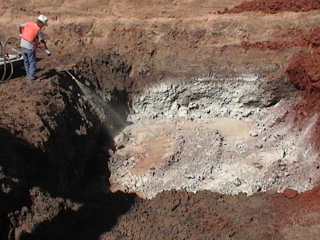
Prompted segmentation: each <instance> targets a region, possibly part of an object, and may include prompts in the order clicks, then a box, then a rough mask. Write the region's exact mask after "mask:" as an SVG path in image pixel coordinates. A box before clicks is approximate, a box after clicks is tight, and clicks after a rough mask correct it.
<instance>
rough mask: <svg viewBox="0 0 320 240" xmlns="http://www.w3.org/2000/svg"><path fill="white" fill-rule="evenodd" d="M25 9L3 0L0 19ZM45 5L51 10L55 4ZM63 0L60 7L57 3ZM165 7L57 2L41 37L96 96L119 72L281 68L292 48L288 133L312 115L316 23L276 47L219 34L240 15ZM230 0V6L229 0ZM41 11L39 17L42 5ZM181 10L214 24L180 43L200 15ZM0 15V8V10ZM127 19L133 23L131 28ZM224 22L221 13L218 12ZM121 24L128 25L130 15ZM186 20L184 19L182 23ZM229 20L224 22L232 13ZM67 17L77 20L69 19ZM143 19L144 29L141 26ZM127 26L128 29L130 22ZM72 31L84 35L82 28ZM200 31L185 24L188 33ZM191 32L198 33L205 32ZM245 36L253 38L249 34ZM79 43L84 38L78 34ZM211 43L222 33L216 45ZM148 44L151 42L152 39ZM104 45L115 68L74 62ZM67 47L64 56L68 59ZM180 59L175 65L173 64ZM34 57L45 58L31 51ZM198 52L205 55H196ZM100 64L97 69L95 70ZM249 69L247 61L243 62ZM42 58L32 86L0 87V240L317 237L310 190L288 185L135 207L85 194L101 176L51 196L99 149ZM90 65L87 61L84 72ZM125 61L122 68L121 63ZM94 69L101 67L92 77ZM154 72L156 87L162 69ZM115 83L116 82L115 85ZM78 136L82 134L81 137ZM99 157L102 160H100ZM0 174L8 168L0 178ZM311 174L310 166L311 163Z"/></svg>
mask: <svg viewBox="0 0 320 240" xmlns="http://www.w3.org/2000/svg"><path fill="white" fill-rule="evenodd" d="M23 2H24V1H14V3H12V4H11V3H9V1H1V4H0V8H3V9H4V10H6V11H7V12H9V11H10V9H11V11H12V12H10V13H12V14H13V16H14V17H12V16H11V15H10V16H9V17H8V16H5V17H8V19H10V21H11V20H12V21H16V22H14V24H17V23H18V22H17V20H16V19H17V18H18V17H19V16H21V15H22V16H23V20H25V19H29V18H31V17H34V15H37V14H38V11H37V8H36V7H35V10H33V9H30V8H27V7H21V6H20V5H23ZM29 2H30V1H29ZM53 2H54V4H58V3H57V1H53ZM61 2H63V3H65V4H68V2H67V1H61ZM93 2H95V4H96V5H94V4H93ZM164 2H165V4H164V6H165V7H163V6H162V5H160V6H156V4H155V5H152V7H150V6H151V4H150V6H149V5H148V4H146V6H144V7H145V8H144V9H143V11H145V12H148V10H149V12H148V14H145V13H144V12H143V11H141V9H140V7H141V6H140V5H139V6H138V7H136V6H133V7H132V6H131V5H130V6H129V7H127V8H125V6H126V5H125V4H129V3H128V1H127V2H121V3H119V5H118V4H116V3H112V4H111V5H112V6H108V7H106V6H104V7H105V8H102V7H101V1H91V2H90V4H88V3H87V1H80V0H79V1H77V3H78V4H81V3H82V4H84V5H85V4H88V5H85V7H84V9H88V10H86V11H85V12H81V11H82V9H81V8H80V7H78V5H76V4H74V6H71V5H69V6H68V7H66V6H60V7H61V9H59V10H57V11H58V13H56V12H55V11H56V10H55V9H56V7H57V6H54V7H52V9H53V10H52V9H50V8H48V9H45V10H44V12H45V13H52V15H54V14H56V15H55V20H54V19H53V20H52V22H53V23H54V24H55V25H54V24H52V28H53V30H51V33H52V35H51V36H52V38H53V40H52V43H53V44H52V45H53V46H52V48H53V49H54V48H56V49H55V50H56V52H55V53H56V55H54V56H55V57H56V58H57V59H59V60H61V62H62V61H63V62H66V63H70V64H73V63H74V59H75V58H78V59H81V58H82V59H84V60H82V62H81V64H78V66H79V67H81V68H86V69H82V70H83V72H85V71H87V72H88V74H91V75H92V76H96V78H94V80H95V82H94V84H97V86H99V84H100V87H101V88H102V89H103V90H104V88H107V87H108V88H110V86H109V85H110V84H120V83H121V81H120V80H122V79H123V76H122V75H121V74H122V73H128V74H129V75H130V76H135V77H136V78H135V81H136V82H139V81H141V79H143V78H144V79H150V78H151V76H150V75H151V74H153V72H152V67H153V68H156V67H157V66H158V65H159V67H158V69H160V70H162V69H161V67H163V69H164V70H163V72H165V71H167V68H166V67H167V66H169V67H170V68H174V67H176V68H175V69H173V70H172V71H176V72H179V71H180V70H185V68H187V66H188V65H187V64H186V63H190V62H192V61H194V62H195V68H197V69H200V67H202V68H201V69H200V70H203V72H205V71H204V70H207V69H206V68H208V71H211V70H212V69H214V68H212V69H211V68H210V67H212V66H214V67H216V69H220V67H221V69H222V68H223V67H225V69H229V68H232V67H234V68H237V67H238V68H239V69H245V70H246V69H247V68H248V66H249V67H251V66H252V65H254V66H260V65H259V64H260V60H261V61H262V60H264V56H267V57H269V58H270V59H272V60H274V59H275V60H274V61H275V62H274V63H275V65H276V64H278V62H277V61H276V60H277V59H280V60H281V61H282V59H283V58H282V56H283V55H284V53H286V51H288V52H289V53H290V54H291V53H292V52H293V51H292V52H290V50H291V49H294V48H299V52H294V53H295V54H293V55H292V56H291V55H290V54H288V55H290V59H289V60H288V62H285V63H284V65H285V66H286V67H285V69H281V70H282V71H283V72H282V73H285V74H286V76H285V77H287V78H288V80H289V81H291V82H292V83H293V84H294V85H295V86H296V90H297V91H299V93H300V96H298V98H297V99H296V103H295V106H294V108H293V109H290V110H292V111H291V112H290V114H291V115H292V116H291V117H293V118H295V121H296V123H297V127H299V126H300V125H301V124H303V122H304V120H305V119H306V118H307V117H310V116H312V115H315V114H317V113H319V112H320V100H319V99H320V93H319V92H320V81H319V80H320V74H319V72H320V54H319V52H320V51H319V49H318V47H319V45H320V29H319V28H314V29H313V30H312V29H309V30H308V29H307V30H306V31H305V32H302V31H301V29H297V28H292V27H290V28H287V29H284V30H281V31H278V32H277V34H278V35H276V36H275V38H276V39H277V40H275V38H271V37H270V39H269V40H266V41H262V40H261V41H256V40H251V41H250V39H249V40H245V41H242V40H239V39H238V37H239V36H240V35H241V34H239V35H238V34H235V36H232V35H226V36H227V37H225V35H223V34H226V33H229V32H231V33H233V32H232V31H229V30H234V29H232V27H234V28H235V29H236V30H238V28H239V26H240V27H241V23H242V22H241V21H243V22H244V24H243V26H247V25H246V24H248V23H247V22H246V19H244V20H243V19H241V18H240V17H239V19H235V20H234V19H232V20H230V22H231V23H230V22H228V21H227V20H228V19H223V20H224V21H225V22H223V21H222V22H218V20H219V19H218V20H217V19H213V20H212V19H210V17H212V14H211V12H214V11H211V10H210V13H209V14H208V11H209V10H208V9H207V8H203V9H205V10H202V9H201V8H200V10H199V12H200V13H199V14H198V9H197V7H198V6H199V3H198V2H196V3H194V4H193V5H192V8H190V7H189V6H188V8H185V9H182V10H184V11H185V12H186V13H185V12H184V11H182V10H181V9H179V7H180V6H179V2H180V1H174V4H173V3H172V1H170V3H168V2H166V1H164ZM203 2H205V1H203ZM225 2H228V4H229V5H230V6H231V5H234V1H231V3H230V2H229V1H225ZM236 2H237V4H238V3H239V1H236ZM30 4H31V3H30ZM132 4H133V3H132ZM137 4H138V3H137ZM44 5H45V4H44ZM79 6H80V5H79ZM168 6H169V7H168ZM58 7H59V6H58ZM161 7H163V9H161ZM73 8H74V9H73ZM181 8H182V7H181ZM39 9H40V10H41V7H39ZM64 9H67V14H65V15H64V14H60V13H59V11H63V10H64ZM132 9H134V10H132ZM188 9H192V10H193V11H194V12H195V13H192V14H196V13H197V14H198V15H200V16H203V15H202V14H203V12H201V11H206V12H205V13H206V14H207V15H206V17H208V19H209V20H208V19H206V20H202V19H201V21H202V22H201V24H203V25H205V24H207V25H210V24H211V25H210V26H209V27H208V29H214V31H212V32H210V31H209V30H208V29H205V31H193V29H191V30H192V31H193V33H194V39H195V40H194V39H191V40H190V41H189V42H188V41H187V40H188V39H187V38H186V37H185V35H186V36H189V35H191V34H190V33H192V31H191V30H190V29H189V28H188V26H189V25H192V24H194V22H195V21H194V19H196V17H199V16H198V15H197V16H196V17H194V15H191V17H190V16H189V15H188V14H187V13H188ZM317 9H320V2H319V1H311V0H310V1H301V0H300V1H289V0H287V1H279V0H278V1H276V0H271V1H252V2H244V3H242V4H240V5H238V6H236V7H234V8H232V9H230V10H226V11H224V13H240V12H245V11H251V12H252V11H259V12H265V13H278V12H285V11H294V12H299V11H300V12H301V11H302V12H305V11H310V10H317ZM73 10H74V12H73ZM6 11H3V12H4V14H5V12H6ZM50 11H52V12H50ZM91 11H92V12H91ZM130 11H131V12H130ZM139 11H141V12H139ZM132 12H133V13H132ZM64 13H66V12H64ZM160 13H161V14H160ZM184 13H185V14H186V17H185V19H184V18H181V19H178V21H177V22H174V23H171V22H169V21H171V20H174V19H175V14H176V15H177V16H181V15H182V14H184ZM83 14H85V15H83ZM95 14H97V18H96V19H94V20H92V22H90V23H88V21H87V20H86V21H85V23H83V22H81V21H82V18H83V16H84V18H93V17H94V15H95ZM108 14H109V15H108ZM130 14H131V15H130ZM139 14H140V15H139ZM166 14H167V15H166ZM179 14H181V15H179ZM69 15H70V16H71V18H70V19H67V20H68V21H71V22H72V24H69V22H68V21H65V22H66V23H65V22H64V20H65V19H63V18H67V17H68V16H69ZM105 15H106V16H107V17H108V18H107V20H106V19H103V20H104V22H103V23H105V25H99V26H98V27H97V28H94V27H93V25H94V24H100V23H101V21H100V19H99V17H101V18H103V17H104V16H105ZM232 15H236V14H232ZM132 16H134V17H137V18H138V21H136V19H135V18H133V17H132ZM220 16H222V15H220ZM225 16H226V15H223V17H225ZM228 16H229V15H228ZM11 17H12V18H11ZM130 17H132V18H131V19H130ZM188 17H190V18H189V19H188ZM230 17H232V16H231V15H230ZM254 17H256V16H254ZM3 18H4V17H3ZM152 18H154V19H155V20H154V21H155V22H156V21H158V22H156V23H157V24H155V23H153V22H151V21H153V19H152ZM192 18H194V19H192ZM61 19H62V20H61ZM75 19H78V22H77V21H75ZM110 19H111V20H110ZM163 19H165V21H164V20H163ZM190 19H191V20H190ZM20 20H22V18H21V19H19V21H20ZM140 20H141V21H140ZM149 20H150V22H151V23H149V22H148V21H149ZM236 20H237V21H238V22H237V21H236ZM130 21H132V22H133V24H131V25H130ZM144 21H145V22H147V23H146V25H143V24H144V23H145V22H144ZM183 21H185V22H183ZM210 21H212V22H210ZM253 21H255V20H252V22H253ZM73 22H74V23H73ZM168 22H169V23H168ZM208 23H209V24H208ZM81 24H82V27H83V28H81ZM108 24H110V25H108ZM126 24H127V25H126ZM166 24H167V25H166ZM171 24H172V25H171ZM179 24H181V25H179ZM237 24H238V25H237ZM257 24H258V23H257ZM3 26H4V27H3V28H2V29H0V34H2V31H4V30H7V31H8V34H9V33H12V32H15V31H16V30H11V29H12V28H13V26H11V27H12V28H11V27H10V28H5V25H3ZM199 26H200V25H199ZM199 26H196V25H192V27H199ZM100 27H101V28H100ZM144 27H145V28H146V29H144ZM249 27H250V26H249ZM310 28H311V27H310ZM92 29H93V30H94V31H96V32H94V31H93V30H92ZM168 29H169V30H170V32H171V33H172V34H171V35H170V34H168V33H167V32H166V31H167V30H168ZM248 29H249V28H248ZM66 30H68V31H69V30H70V33H71V34H73V35H72V37H70V34H69V32H68V31H66ZM48 31H50V28H48ZM104 31H105V32H104ZM188 31H189V32H188ZM206 31H207V32H206ZM248 31H249V30H248ZM235 32H236V33H238V32H237V31H235ZM306 32H309V33H306ZM182 33H184V34H185V35H182ZM198 33H207V35H210V37H207V35H205V34H198ZM84 35H85V36H84ZM253 35H255V34H252V35H250V37H252V36H253ZM83 36H84V38H81V37H83ZM154 36H155V39H154V38H153V37H154ZM162 36H164V38H165V42H163V43H161V41H163V39H161V37H162ZM204 36H205V37H204ZM212 36H213V37H212ZM219 36H222V37H221V38H219ZM120 37H122V38H120ZM179 37H180V38H179ZM206 37H207V38H206ZM228 37H229V38H231V37H234V39H235V40H234V39H231V40H230V42H231V44H229V45H227V44H228V43H225V41H227V40H228ZM78 38H79V39H78ZM101 39H102V40H101ZM119 39H120V40H119ZM150 39H152V41H151V40H150ZM159 39H160V40H159ZM283 39H285V40H283ZM153 40H159V42H156V41H153ZM224 40H225V41H224ZM238 40H239V41H238ZM206 41H207V42H206ZM219 41H220V42H222V44H221V45H223V46H222V47H221V46H220V45H219V44H217V46H218V47H217V46H216V45H214V44H216V43H217V42H219ZM91 42H93V43H94V44H97V45H96V46H95V45H94V44H92V46H91V45H90V44H91ZM235 42H236V43H235ZM88 43H89V44H88ZM99 44H100V45H99ZM224 44H226V45H224ZM235 46H236V48H238V49H241V48H242V49H244V50H245V52H246V51H248V52H250V51H253V53H254V56H258V57H256V58H255V59H253V60H252V62H250V59H249V57H248V56H247V55H245V54H246V53H241V54H243V55H241V54H240V53H239V52H237V51H233V50H234V48H235ZM102 47H103V48H105V49H109V50H112V51H114V52H117V53H118V52H119V58H118V54H117V55H116V56H114V55H112V56H113V59H114V62H116V63H113V67H114V68H110V65H108V64H109V62H112V61H111V60H110V57H109V58H108V57H106V58H105V59H102V60H101V59H98V60H97V61H89V60H86V59H85V58H84V57H83V56H86V55H85V54H84V53H83V52H81V51H82V50H83V49H86V50H88V49H89V50H90V51H95V50H96V49H99V48H102ZM169 47H170V48H169ZM220 47H221V48H220ZM208 49H209V50H208ZM230 49H231V50H230ZM72 50H74V52H71V51H72ZM300 50H301V51H300ZM67 51H70V52H71V53H70V52H67ZM268 51H271V52H272V53H271V56H268V55H263V54H266V52H268ZM126 53H127V54H129V55H128V56H127V59H126V60H127V62H129V63H130V61H131V63H132V62H133V64H132V66H133V68H132V69H131V68H130V67H128V66H127V65H126V64H124V63H123V62H122V61H120V60H121V59H120V55H121V56H122V55H125V54H126ZM59 54H61V55H59ZM63 54H64V55H63ZM130 54H131V55H130ZM166 54H167V55H166ZM170 54H171V55H170ZM178 54H179V57H180V59H178V58H177V55H178ZM109 56H110V55H109ZM170 56H171V58H172V59H170ZM40 57H43V56H41V55H40ZM202 57H203V59H201V58H202ZM190 59H191V60H190ZM209 60H210V61H209ZM99 61H100V63H99V64H97V62H99ZM135 61H136V62H135ZM197 61H198V62H197ZM281 61H279V62H281ZM239 62H240V63H239ZM244 62H245V63H244ZM247 62H248V65H245V64H247ZM40 63H41V64H40V66H41V68H42V69H41V71H39V72H38V74H39V75H40V76H41V78H40V80H39V81H38V82H36V84H34V85H29V84H27V83H26V82H25V79H24V78H23V77H20V78H15V79H12V80H11V81H10V82H8V83H5V84H1V85H0V93H1V94H0V96H1V97H0V100H1V106H0V109H1V114H0V123H1V124H0V125H1V129H0V130H1V131H0V137H1V138H0V139H1V144H0V150H1V151H0V157H1V158H0V163H1V168H0V180H1V182H0V183H1V184H2V185H1V190H0V214H1V216H0V230H3V232H0V239H1V240H2V239H3V240H4V239H8V238H7V234H8V233H9V232H10V228H11V229H13V230H14V232H15V233H16V239H19V235H20V239H52V240H53V239H55V240H56V239H78V240H79V239H201V240H202V239H210V240H211V239H240V240H241V239H301V240H305V239H320V229H319V222H320V204H319V201H320V188H319V187H315V188H314V189H312V190H310V191H307V192H304V193H300V194H298V193H297V192H296V191H293V190H290V189H287V190H285V191H284V193H279V194H275V193H258V194H255V195H253V196H250V197H248V196H246V195H245V194H239V195H236V196H228V195H221V194H217V193H212V192H207V191H202V192H199V193H196V194H193V193H188V192H185V191H167V192H163V193H161V194H158V195H157V196H156V198H154V199H152V200H143V199H140V198H138V197H136V196H134V195H132V194H125V193H115V194H111V193H108V194H106V193H104V192H102V193H101V191H100V192H99V191H96V192H95V190H97V188H98V187H101V188H103V189H104V190H106V189H107V186H105V185H106V184H107V180H106V179H101V181H102V182H103V184H105V185H103V184H99V182H94V183H92V184H91V183H90V184H91V185H90V184H89V183H88V185H85V186H83V185H81V187H79V186H78V185H76V184H73V185H71V186H75V187H74V188H76V189H77V190H79V192H80V193H77V194H73V195H72V194H70V193H69V192H64V193H63V194H61V192H59V194H57V193H56V192H55V191H53V190H52V189H55V188H57V186H58V187H61V188H63V187H65V185H67V184H70V182H72V181H76V180H78V181H79V182H81V179H79V172H78V171H76V172H75V171H74V170H75V169H74V168H73V165H72V164H74V165H76V167H77V169H78V168H79V166H81V168H80V169H85V168H88V169H90V168H91V167H92V165H91V164H89V165H85V164H84V161H87V162H89V163H92V162H93V161H91V159H93V157H92V156H91V153H90V154H88V151H85V150H91V151H92V152H93V153H94V154H95V153H96V152H97V151H96V149H95V146H96V145H98V142H91V140H92V139H93V138H94V137H95V136H96V135H95V134H96V132H93V130H91V132H90V131H89V132H87V131H88V130H90V126H91V125H92V124H91V123H92V122H94V120H95V119H94V117H95V116H92V115H90V114H89V115H86V116H84V115H83V114H84V113H83V111H82V110H83V109H86V108H89V106H87V105H86V104H83V102H84V100H82V99H81V97H79V96H78V95H77V92H75V89H76V88H77V86H76V85H75V84H74V83H73V82H72V81H71V80H70V79H64V82H62V83H61V82H60V83H59V84H58V82H59V81H58V80H57V79H56V78H55V77H56V73H57V72H56V70H53V69H52V68H54V67H57V66H56V65H54V64H52V63H51V62H50V61H49V60H48V59H44V60H42V62H40ZM92 63H93V64H94V65H96V66H92ZM134 63H135V65H134ZM243 63H244V64H243ZM157 64H158V65H157ZM179 64H180V65H179ZM210 64H212V66H211V65H210ZM223 64H225V65H223ZM241 64H242V65H241ZM250 64H251V65H250ZM128 65H129V66H130V64H128ZM160 65H161V66H160ZM95 67H96V68H95ZM98 68H99V69H100V72H98V70H99V69H98ZM257 68H258V67H257ZM60 70H61V69H60ZM160 70H159V72H160ZM222 70H223V69H222ZM159 72H158V74H159V76H161V77H159V79H160V80H161V79H162V75H161V74H162V73H161V72H160V73H161V74H160V73H159ZM99 74H100V75H99ZM112 74H114V75H112ZM108 75H111V76H112V78H110V79H108V78H106V76H108ZM120 75H121V76H120ZM117 76H118V78H116V77H117ZM148 77H150V78H148ZM132 79H134V78H132ZM109 80H110V81H109ZM113 82H116V83H113ZM64 83H65V85H64ZM72 83H73V84H72ZM122 84H123V86H126V87H128V88H129V87H130V86H131V82H129V81H128V82H123V83H122ZM134 84H137V83H133V85H134ZM137 85H138V84H137ZM70 86H72V87H73V90H70V89H69V87H70ZM106 86H107V87H106ZM78 108H80V110H81V111H80V110H79V109H78ZM86 114H87V113H86ZM81 118H82V119H84V120H81ZM96 120H97V119H96ZM86 124H87V125H86ZM97 131H98V130H97ZM85 133H87V134H88V136H85ZM319 136H320V120H318V125H317V127H316V131H315V132H314V133H313V137H314V140H315V141H314V146H313V147H315V148H316V149H320V144H319V143H320V137H319ZM89 137H90V139H89ZM48 139H50V141H51V142H50V144H49V145H47V144H48V143H47V141H48ZM97 141H98V140H97ZM70 149H71V150H70ZM21 150H23V151H21ZM85 152H86V153H85ZM89 152H90V151H89ZM49 153H50V154H52V153H55V154H52V155H51V158H50V157H48V154H49ZM81 153H83V154H81ZM93 153H92V154H93ZM86 154H87V155H86ZM52 156H55V157H52ZM65 156H68V157H69V158H70V159H71V160H72V161H68V162H63V161H62V160H61V159H63V157H65ZM104 157H105V156H104ZM47 159H48V160H47ZM13 160H14V161H13ZM82 160H83V161H82ZM103 161H106V158H104V159H103ZM50 163H51V164H50ZM104 163H105V162H104ZM54 164H57V165H58V166H56V165H54ZM60 165H61V166H60ZM87 166H88V167H87ZM54 167H55V168H57V169H58V170H60V171H56V174H55V175H53V174H52V172H51V169H54ZM99 167H101V166H100V165H97V166H96V168H97V169H99ZM8 169H9V170H10V171H7V170H8ZM317 169H320V164H319V166H317ZM83 171H85V170H83ZM97 172H99V171H92V172H91V175H98V174H97ZM21 173H23V174H21ZM50 174H52V175H50ZM81 174H82V175H85V174H84V172H83V173H81V172H80V175H81ZM21 176H23V177H21ZM86 177H87V178H86V179H91V180H92V179H93V177H95V176H86ZM48 179H49V180H48ZM45 180H46V181H47V182H46V181H45ZM20 181H21V182H20ZM50 181H52V182H50ZM82 181H83V182H85V181H84V180H82ZM26 182H27V183H28V184H26ZM83 182H81V183H83ZM77 183H78V182H77ZM26 185H27V186H26ZM50 190H52V191H50ZM7 193H9V194H7ZM21 195H23V196H21ZM9 219H10V221H11V222H9Z"/></svg>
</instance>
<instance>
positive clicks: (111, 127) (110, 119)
mask: <svg viewBox="0 0 320 240" xmlns="http://www.w3.org/2000/svg"><path fill="white" fill-rule="evenodd" d="M52 59H53V60H54V61H55V62H56V63H58V64H59V65H60V66H61V67H62V68H63V69H64V71H66V72H67V73H68V74H69V75H70V77H71V78H72V79H73V80H74V81H75V82H76V84H77V85H78V86H79V88H80V89H81V91H82V93H83V95H84V96H85V97H86V99H87V100H88V102H89V103H90V104H91V106H92V107H93V109H94V111H95V112H96V113H97V114H98V116H99V118H100V120H101V122H103V123H104V124H105V125H106V127H107V130H108V132H109V134H110V135H111V137H115V136H116V135H117V134H118V132H119V130H120V129H123V128H124V127H125V126H127V125H128V123H127V122H126V121H125V120H124V119H123V118H122V117H121V116H120V114H119V113H118V112H117V111H116V109H114V108H113V107H112V106H111V105H110V103H109V102H107V101H104V100H103V99H102V97H101V96H100V95H98V94H97V93H96V92H95V91H94V90H92V89H91V88H89V87H88V86H86V85H85V84H83V83H82V82H80V81H79V80H78V79H76V78H75V76H73V75H72V74H71V73H70V72H69V71H68V70H67V69H65V68H64V67H63V66H62V65H61V63H60V62H59V61H58V60H56V59H55V58H53V57H52Z"/></svg>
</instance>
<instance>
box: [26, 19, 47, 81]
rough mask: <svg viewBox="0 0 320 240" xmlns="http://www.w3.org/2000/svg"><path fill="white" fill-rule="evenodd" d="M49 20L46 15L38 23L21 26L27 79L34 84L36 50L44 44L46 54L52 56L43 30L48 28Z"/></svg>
mask: <svg viewBox="0 0 320 240" xmlns="http://www.w3.org/2000/svg"><path fill="white" fill-rule="evenodd" d="M47 22H48V18H47V17H46V16H44V15H40V16H39V17H38V18H37V21H36V22H27V23H24V24H21V25H20V36H21V41H20V47H21V53H22V56H23V60H24V67H25V70H26V74H27V79H28V81H30V82H33V81H34V80H35V79H36V76H35V73H36V64H37V59H36V49H37V47H39V46H40V44H42V45H43V46H44V51H45V53H46V54H47V55H48V56H50V55H51V53H50V51H49V50H48V47H47V44H46V41H45V40H44V38H43V34H42V32H41V29H42V28H43V27H44V26H47Z"/></svg>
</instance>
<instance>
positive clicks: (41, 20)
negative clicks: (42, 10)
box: [37, 15, 48, 25]
mask: <svg viewBox="0 0 320 240" xmlns="http://www.w3.org/2000/svg"><path fill="white" fill-rule="evenodd" d="M37 19H38V20H39V21H40V22H43V23H44V24H45V25H47V21H48V18H47V17H46V16H45V15H40V16H39V17H38V18H37Z"/></svg>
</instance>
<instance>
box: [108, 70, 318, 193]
mask: <svg viewBox="0 0 320 240" xmlns="http://www.w3.org/2000/svg"><path fill="white" fill-rule="evenodd" d="M263 81H265V79H263V78H259V77H258V76H255V75H241V76H233V77H230V76H229V77H224V76H215V77H212V76H210V77H207V78H197V79H192V80H188V81H186V80H177V79H175V80H172V81H170V80H168V81H166V82H164V83H160V84H155V85H153V86H152V87H148V88H146V89H144V90H143V91H142V92H139V93H135V94H132V95H131V96H130V97H131V102H132V105H131V107H132V111H131V114H130V115H129V117H128V121H130V122H132V124H131V125H130V126H127V127H126V128H124V130H123V131H122V132H121V133H120V134H118V135H117V136H116V137H115V143H116V146H117V151H116V152H115V153H114V154H113V155H112V156H111V158H110V161H109V168H110V171H111V177H110V183H111V190H112V191H113V192H115V191H118V190H121V191H124V192H130V193H137V194H138V195H139V196H141V197H144V198H149V199H150V198H153V197H154V196H155V195H156V194H157V193H159V192H162V191H164V190H171V189H176V190H179V189H184V190H187V191H191V192H197V191H200V190H210V191H216V192H219V193H223V194H237V193H239V192H244V193H247V194H248V195H251V194H253V193H256V192H259V191H283V190H284V189H285V188H288V187H290V188H292V189H296V190H298V191H305V190H307V189H310V188H312V186H313V184H314V183H315V181H316V180H317V179H319V174H318V173H317V171H316V166H317V163H316V153H314V152H313V149H312V147H311V145H310V144H309V143H308V136H309V133H310V131H312V128H313V126H314V124H315V121H316V119H315V118H311V119H310V120H309V121H308V122H307V123H306V125H305V126H304V128H303V129H302V130H299V131H297V130H295V128H294V127H293V124H292V122H290V120H288V119H287V118H286V116H287V114H288V111H290V110H289V109H290V108H291V107H292V106H291V105H290V99H284V98H282V97H281V96H277V95H275V94H274V93H273V92H272V91H271V90H268V89H266V88H265V87H263V86H264V85H263V84H261V83H263Z"/></svg>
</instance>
